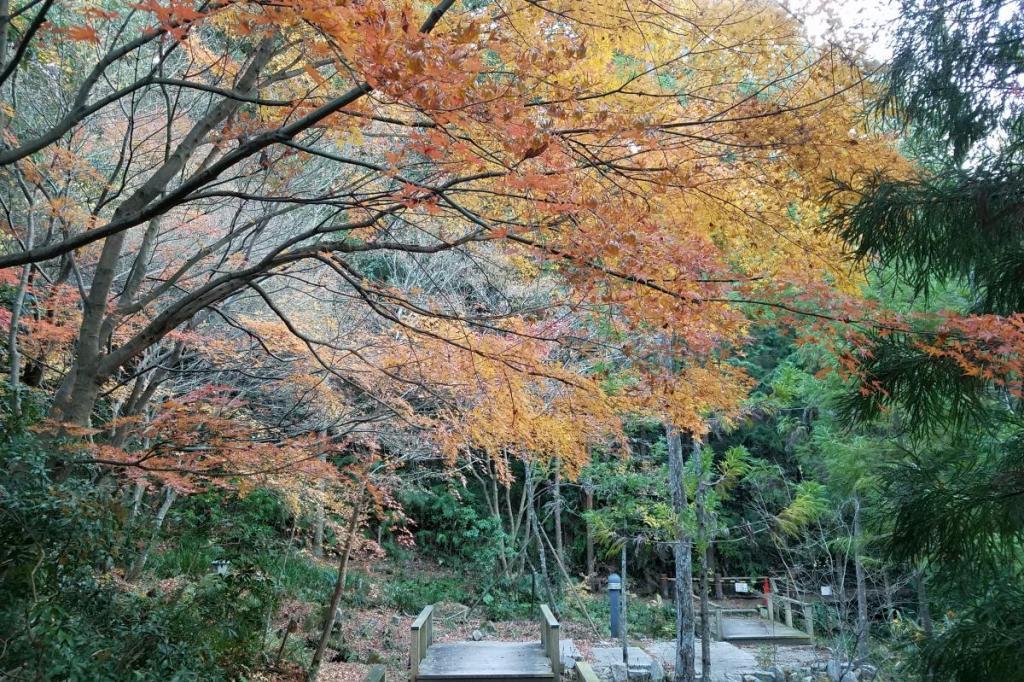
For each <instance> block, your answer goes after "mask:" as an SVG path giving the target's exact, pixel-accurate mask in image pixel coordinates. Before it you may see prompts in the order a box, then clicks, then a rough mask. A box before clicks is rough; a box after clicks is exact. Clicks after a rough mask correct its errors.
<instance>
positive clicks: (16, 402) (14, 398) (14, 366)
mask: <svg viewBox="0 0 1024 682" xmlns="http://www.w3.org/2000/svg"><path fill="white" fill-rule="evenodd" d="M8 11H9V7H7V3H3V5H0V12H3V23H4V25H6V23H7V13H8ZM2 63H3V62H0V64H2ZM35 226H36V212H35V210H33V209H32V206H31V204H29V211H28V228H27V234H26V235H25V245H26V249H31V248H32V243H33V242H34V241H35ZM32 267H33V266H32V264H31V263H30V264H28V265H25V266H24V267H23V268H22V270H21V279H20V280H19V281H18V290H17V291H16V292H15V294H14V301H13V302H12V303H11V322H10V324H11V328H10V329H9V330H8V332H7V357H8V361H9V371H10V373H11V377H10V384H11V414H12V415H13V416H14V419H15V421H17V420H19V419H21V352H20V351H19V349H18V326H19V325H20V324H21V311H22V307H23V306H24V305H25V294H26V292H27V291H28V283H29V277H30V275H31V274H32Z"/></svg>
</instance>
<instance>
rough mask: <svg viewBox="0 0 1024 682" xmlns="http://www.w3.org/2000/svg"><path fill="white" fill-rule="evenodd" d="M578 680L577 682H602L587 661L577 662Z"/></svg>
mask: <svg viewBox="0 0 1024 682" xmlns="http://www.w3.org/2000/svg"><path fill="white" fill-rule="evenodd" d="M576 680H577V682H600V678H598V676H597V673H595V672H594V669H593V668H591V667H590V664H589V663H587V662H586V661H576Z"/></svg>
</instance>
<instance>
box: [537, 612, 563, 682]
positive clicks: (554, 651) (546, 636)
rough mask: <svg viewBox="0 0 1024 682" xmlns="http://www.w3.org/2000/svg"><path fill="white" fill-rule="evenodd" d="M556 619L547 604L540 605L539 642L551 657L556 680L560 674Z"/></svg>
mask: <svg viewBox="0 0 1024 682" xmlns="http://www.w3.org/2000/svg"><path fill="white" fill-rule="evenodd" d="M559 629H560V626H559V624H558V620H557V619H556V618H555V614H553V613H552V612H551V609H550V607H548V605H547V604H541V605H540V643H541V646H543V647H544V653H545V654H546V655H547V657H548V658H549V659H551V672H552V674H553V675H554V678H555V679H556V680H557V679H558V677H559V675H561V674H562V653H561V650H560V648H559Z"/></svg>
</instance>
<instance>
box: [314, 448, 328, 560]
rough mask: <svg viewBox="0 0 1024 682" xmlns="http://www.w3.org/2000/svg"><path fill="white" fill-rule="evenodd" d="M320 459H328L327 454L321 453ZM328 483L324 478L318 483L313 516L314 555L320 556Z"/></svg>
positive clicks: (322, 544)
mask: <svg viewBox="0 0 1024 682" xmlns="http://www.w3.org/2000/svg"><path fill="white" fill-rule="evenodd" d="M319 459H320V461H323V460H325V459H327V456H326V455H320V457H319ZM325 493H326V484H325V483H324V481H323V480H321V481H320V482H319V483H317V496H316V512H315V514H314V517H313V556H315V557H317V558H319V557H322V556H323V555H324V495H325Z"/></svg>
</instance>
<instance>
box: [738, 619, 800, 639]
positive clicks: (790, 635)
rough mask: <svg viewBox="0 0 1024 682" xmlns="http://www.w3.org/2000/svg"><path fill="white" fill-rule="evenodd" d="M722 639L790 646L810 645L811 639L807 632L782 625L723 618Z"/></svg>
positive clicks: (762, 621) (763, 621)
mask: <svg viewBox="0 0 1024 682" xmlns="http://www.w3.org/2000/svg"><path fill="white" fill-rule="evenodd" d="M722 639H723V640H724V641H726V642H734V643H736V642H738V643H748V644H750V643H771V642H780V643H781V642H786V643H790V644H810V643H811V638H810V636H809V635H808V634H807V633H806V632H801V631H800V630H797V629H796V628H791V627H787V626H785V625H783V624H782V623H770V622H768V621H765V620H754V619H748V618H723V619H722Z"/></svg>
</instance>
